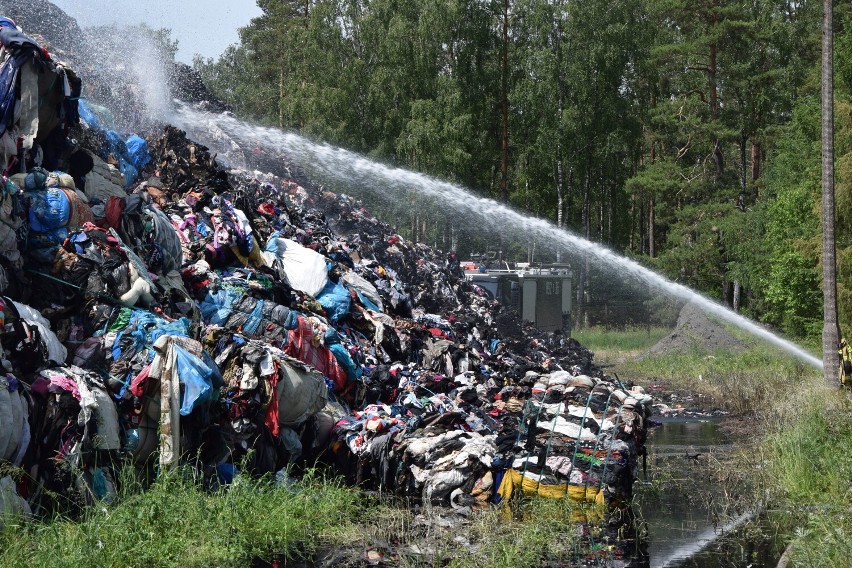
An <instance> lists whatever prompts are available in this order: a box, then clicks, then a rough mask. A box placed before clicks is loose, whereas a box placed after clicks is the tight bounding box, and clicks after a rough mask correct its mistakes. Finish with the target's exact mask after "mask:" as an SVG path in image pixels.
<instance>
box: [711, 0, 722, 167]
mask: <svg viewBox="0 0 852 568" xmlns="http://www.w3.org/2000/svg"><path fill="white" fill-rule="evenodd" d="M716 6H717V3H716V2H715V1H714V2H713V7H714V11H713V16H712V19H711V21H710V27H711V28H715V27H716V24H717V23H718V21H719V16H718V14H717V13H716V11H715V8H716ZM717 49H718V46H717V45H716V42H715V41H714V42H713V43H711V44H710V64H709V65H708V66H707V75H708V79H709V83H710V116H711V118H712V120H713V126H714V127H715V126H716V119H717V118H718V115H719V89H718V76H717V75H718V71H719V67H718V65H717V62H716V51H717ZM713 161H714V163H715V164H716V180H717V181H718V180H719V179H720V178H721V177H722V171H723V170H724V168H725V158H724V155H723V154H722V141H721V140H719V137H718V136H716V137H715V139H714V141H713Z"/></svg>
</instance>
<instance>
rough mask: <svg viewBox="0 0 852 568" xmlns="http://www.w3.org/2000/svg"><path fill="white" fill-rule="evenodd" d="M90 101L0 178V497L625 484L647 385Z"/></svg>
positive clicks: (298, 197) (414, 259) (510, 489)
mask: <svg viewBox="0 0 852 568" xmlns="http://www.w3.org/2000/svg"><path fill="white" fill-rule="evenodd" d="M3 37H5V36H3V35H2V27H0V39H3ZM4 45H6V44H5V43H4ZM22 89H23V87H22ZM22 92H23V95H19V99H21V100H22V97H24V96H26V95H27V92H26V90H25V89H24V90H23V91H22ZM16 100H17V99H16ZM93 108H96V105H91V106H86V107H84V109H85V111H84V112H83V113H82V114H83V120H82V123H81V125H80V126H79V127H78V131H77V133H76V136H75V138H76V139H77V140H78V141H79V142H80V144H81V146H80V147H76V148H75V149H74V151H73V152H70V153H67V155H66V156H65V157H64V158H62V159H61V160H60V161H59V162H58V164H57V165H56V167H55V168H54V169H49V170H48V169H43V168H41V167H39V166H37V165H35V164H33V163H28V161H27V159H25V158H24V156H23V155H22V153H19V154H20V155H16V156H15V160H14V161H13V162H12V163H13V164H14V165H15V167H16V170H21V169H23V170H24V171H18V173H16V174H15V175H11V176H9V177H7V178H6V177H4V179H3V185H2V188H3V192H2V201H0V222H2V227H0V249H2V250H0V265H2V267H3V271H2V274H0V276H2V277H0V294H2V295H3V296H2V302H1V303H0V308H2V311H0V316H2V321H0V330H1V331H2V333H0V345H2V348H3V357H2V359H0V364H2V366H3V369H2V372H3V373H5V376H4V377H3V378H0V461H2V462H4V463H8V464H11V466H13V470H12V473H9V474H7V475H6V476H4V477H3V478H2V479H0V511H5V512H11V513H20V514H28V513H29V511H30V510H32V511H34V512H37V513H40V512H47V511H52V510H56V509H63V510H67V509H69V508H74V507H82V506H85V505H87V504H91V503H94V502H96V501H98V500H110V499H112V498H113V497H114V496H115V494H116V484H117V483H118V479H119V476H118V475H117V468H119V467H123V466H124V464H128V463H130V464H133V465H134V466H135V467H136V468H137V470H138V472H139V474H140V475H141V476H143V477H146V478H147V479H153V478H154V477H155V476H156V473H157V471H161V470H163V469H165V468H169V467H173V466H175V465H176V464H178V463H186V464H192V466H193V467H197V468H198V469H199V470H200V471H201V473H202V474H203V477H204V479H205V481H206V483H208V484H209V485H210V486H214V487H215V486H217V485H219V484H223V483H228V482H230V481H231V480H232V479H233V477H234V475H236V474H237V473H239V472H242V473H246V474H253V475H260V474H264V473H274V472H278V475H279V476H284V475H285V474H284V472H285V471H287V468H290V470H291V471H292V470H298V468H299V467H300V466H301V465H302V464H305V463H316V461H317V460H323V461H326V462H328V463H330V464H332V465H333V466H334V467H335V468H337V470H338V471H340V472H341V473H342V474H344V475H345V476H347V478H349V479H350V480H351V481H352V482H355V483H359V484H363V485H365V486H375V487H378V488H380V489H382V490H383V491H387V492H391V493H395V494H398V495H403V496H409V497H416V498H418V499H423V500H425V501H430V502H444V503H450V504H452V505H453V506H454V507H457V508H466V507H470V506H471V505H473V504H474V503H477V502H481V503H485V502H489V501H495V500H500V499H508V498H510V497H511V496H512V495H513V494H516V493H518V492H522V493H537V494H540V495H546V496H552V497H565V496H568V497H571V498H575V499H579V500H591V501H596V502H603V501H607V502H618V501H619V500H624V499H628V498H629V497H630V495H631V488H632V483H633V480H634V478H635V476H636V471H637V463H638V457H639V456H641V455H642V453H643V451H644V442H645V424H646V419H647V418H648V416H649V411H650V397H648V396H646V395H644V393H642V392H641V390H640V389H628V388H627V387H626V386H625V385H623V384H621V383H620V382H619V381H618V380H616V379H613V378H610V377H607V376H605V375H603V374H602V373H601V372H600V371H599V369H597V368H596V367H595V366H594V365H593V363H592V354H591V353H590V352H588V351H587V350H586V349H584V348H583V347H582V346H580V345H579V344H578V343H577V342H576V341H574V340H573V339H571V338H570V337H568V336H567V335H564V334H560V333H544V332H540V331H538V330H536V329H535V328H533V327H531V326H529V325H524V324H523V322H521V321H520V319H519V317H518V316H517V313H516V312H515V311H514V310H513V309H512V307H510V306H501V305H500V304H498V303H496V302H494V301H493V300H492V299H490V297H489V296H488V294H487V293H486V292H485V291H484V290H482V289H480V288H478V287H477V286H475V285H472V284H470V283H468V282H466V281H465V279H464V274H463V273H461V272H460V271H459V270H458V265H457V263H455V264H454V263H452V262H449V261H448V258H447V257H446V256H444V255H443V254H442V253H440V252H439V251H436V250H434V249H432V248H430V247H428V246H426V245H423V244H419V243H412V242H409V241H407V240H406V239H404V238H403V237H402V236H400V235H398V234H395V232H394V231H393V230H392V229H391V227H390V226H389V225H388V224H386V223H383V222H381V221H379V220H378V219H376V218H375V217H373V216H372V215H371V214H370V213H369V212H368V211H366V210H365V209H364V208H363V207H362V205H361V204H360V203H359V202H357V201H356V200H354V199H352V198H350V197H348V196H345V195H336V194H333V193H331V192H328V191H325V190H324V189H323V188H322V187H319V186H315V185H313V184H311V183H307V182H305V181H304V179H302V178H299V182H297V181H295V179H293V178H287V177H284V178H279V177H276V176H273V175H271V174H257V173H247V172H243V171H231V172H228V171H226V170H224V169H223V168H222V167H220V166H219V165H218V164H217V163H216V161H215V159H214V158H213V156H211V155H210V153H209V151H208V150H207V148H205V147H204V146H202V145H199V144H196V143H193V142H192V141H190V140H188V139H187V138H186V136H185V134H184V133H183V132H181V131H179V130H177V129H175V128H173V127H169V126H167V127H165V128H164V129H163V130H162V131H160V132H157V133H153V134H149V135H148V138H147V140H146V139H144V138H142V137H139V136H135V135H130V136H125V135H118V133H114V132H111V131H109V130H107V129H106V128H105V127H104V125H103V124H102V123H101V122H100V121H99V120H98V117H97V114H96V112H95V111H94V110H92V109H93ZM81 155H86V156H89V157H90V158H91V160H89V161H86V160H80V159H79V157H80V156H81ZM74 156H76V157H74ZM21 158H24V159H21ZM109 164H113V165H110V167H109V168H105V166H104V165H109ZM7 165H8V164H7ZM63 168H65V169H66V170H68V169H74V168H77V170H75V172H74V175H71V174H69V173H66V171H64V170H63ZM134 180H136V181H134ZM0 471H3V472H6V471H9V470H7V469H6V468H2V469H0Z"/></svg>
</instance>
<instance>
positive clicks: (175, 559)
mask: <svg viewBox="0 0 852 568" xmlns="http://www.w3.org/2000/svg"><path fill="white" fill-rule="evenodd" d="M186 473H187V472H186V471H185V470H184V471H181V472H175V473H170V474H168V475H165V476H163V477H162V478H161V479H160V480H158V482H157V483H155V484H154V485H153V486H151V487H150V488H149V489H148V490H147V491H145V492H137V491H136V489H137V488H133V489H131V490H125V494H124V495H123V497H122V499H121V500H120V501H119V502H118V503H117V504H116V505H105V506H98V507H91V508H89V509H87V510H86V512H85V513H84V516H83V518H82V519H80V520H69V519H63V518H56V519H52V520H49V521H35V522H31V523H28V524H22V525H21V524H18V525H11V526H7V527H6V529H5V530H4V531H2V532H0V566H55V567H64V566H68V567H73V568H81V567H83V566H129V567H133V566H140V567H141V566H164V567H166V566H247V565H250V564H251V561H252V559H254V558H256V557H257V558H261V559H265V560H270V559H271V558H272V557H273V555H276V554H281V555H282V556H286V557H288V558H296V557H301V556H304V555H310V554H311V553H312V552H313V551H314V550H316V548H317V547H318V546H321V545H323V544H325V545H332V544H335V543H339V542H345V541H347V540H348V538H349V536H350V532H351V531H352V527H353V523H354V521H355V519H356V515H357V513H358V503H359V501H360V498H359V496H358V493H357V492H356V491H354V490H352V489H347V488H345V487H343V486H342V485H341V484H340V483H339V482H337V481H333V480H328V479H325V478H322V477H320V476H318V475H316V474H308V475H307V476H306V478H305V479H304V480H303V481H302V484H301V487H300V489H298V490H292V489H287V488H280V487H276V486H275V484H274V482H272V481H271V480H270V479H268V478H264V479H259V480H251V479H246V478H239V477H238V478H237V480H236V482H235V483H234V484H233V485H231V486H229V487H228V488H226V489H223V490H221V491H217V492H213V493H211V492H205V491H204V490H202V489H201V488H200V487H199V484H198V483H197V482H196V481H195V480H193V479H192V478H191V477H190V476H189V475H187V474H186Z"/></svg>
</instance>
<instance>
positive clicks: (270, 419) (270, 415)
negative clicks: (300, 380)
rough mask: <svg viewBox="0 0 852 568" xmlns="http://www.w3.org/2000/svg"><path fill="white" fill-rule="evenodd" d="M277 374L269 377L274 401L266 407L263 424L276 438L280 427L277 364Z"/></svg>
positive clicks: (276, 365) (276, 369)
mask: <svg viewBox="0 0 852 568" xmlns="http://www.w3.org/2000/svg"><path fill="white" fill-rule="evenodd" d="M274 365H275V372H274V373H272V374H271V375H269V379H268V380H269V390H270V391H271V392H272V400H270V401H269V406H268V407H266V416H264V418H263V423H264V424H265V425H266V427H267V428H269V431H270V432H272V435H273V436H275V437H276V438H277V437H278V433H279V425H278V394H277V393H276V391H275V387H276V385H278V363H275V364H274Z"/></svg>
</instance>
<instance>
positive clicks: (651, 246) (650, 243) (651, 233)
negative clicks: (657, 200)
mask: <svg viewBox="0 0 852 568" xmlns="http://www.w3.org/2000/svg"><path fill="white" fill-rule="evenodd" d="M654 207H655V206H654V196H653V195H652V196H651V198H650V199H649V200H648V256H649V257H651V258H654V257H655V256H657V249H656V248H655V247H654V222H655V219H654Z"/></svg>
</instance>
